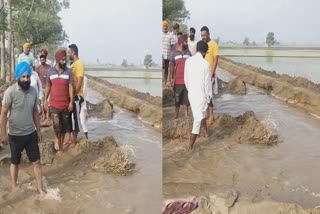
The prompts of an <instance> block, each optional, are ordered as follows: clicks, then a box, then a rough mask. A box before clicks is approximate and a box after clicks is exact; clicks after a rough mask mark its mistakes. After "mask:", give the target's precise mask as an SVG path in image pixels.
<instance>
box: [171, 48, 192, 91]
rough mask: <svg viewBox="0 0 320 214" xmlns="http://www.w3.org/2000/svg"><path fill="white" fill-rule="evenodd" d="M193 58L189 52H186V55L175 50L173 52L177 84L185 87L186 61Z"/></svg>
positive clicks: (172, 61) (172, 60)
mask: <svg viewBox="0 0 320 214" xmlns="http://www.w3.org/2000/svg"><path fill="white" fill-rule="evenodd" d="M189 57H191V53H190V51H189V50H186V51H185V52H184V53H182V52H180V51H178V50H175V51H173V52H172V56H171V63H172V64H174V65H175V82H174V83H175V84H176V85H183V84H184V65H185V63H186V60H187V59H188V58H189Z"/></svg>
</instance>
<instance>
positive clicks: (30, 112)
mask: <svg viewBox="0 0 320 214" xmlns="http://www.w3.org/2000/svg"><path fill="white" fill-rule="evenodd" d="M31 72H32V71H31V68H30V66H29V64H28V63H27V62H25V61H23V62H20V63H19V64H18V65H17V67H16V70H15V76H16V80H17V83H15V84H13V85H12V86H10V87H9V88H8V89H7V90H6V91H5V93H4V97H3V101H2V108H1V137H2V140H1V141H2V144H8V142H9V144H10V150H11V165H10V174H11V187H12V191H13V192H14V191H16V190H17V179H18V172H19V164H20V160H21V153H22V151H23V150H24V149H25V150H26V153H27V156H28V158H29V160H30V161H31V162H32V164H33V169H34V174H35V177H36V183H37V190H38V192H39V194H40V196H41V197H43V196H44V195H45V194H46V193H45V191H44V190H43V184H42V169H41V163H40V151H39V146H38V143H39V142H40V143H41V142H42V137H41V131H40V120H39V112H38V108H37V105H38V95H37V92H36V89H35V88H33V87H30V84H31V80H30V76H31ZM8 113H9V115H8ZM7 122H9V123H8V127H9V128H8V130H7Z"/></svg>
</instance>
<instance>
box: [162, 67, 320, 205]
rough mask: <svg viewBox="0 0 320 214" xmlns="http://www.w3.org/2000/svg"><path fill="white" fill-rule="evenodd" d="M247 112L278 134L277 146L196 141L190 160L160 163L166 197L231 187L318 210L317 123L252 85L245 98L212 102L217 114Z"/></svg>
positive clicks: (319, 157) (319, 123)
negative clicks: (162, 170) (171, 186)
mask: <svg viewBox="0 0 320 214" xmlns="http://www.w3.org/2000/svg"><path fill="white" fill-rule="evenodd" d="M218 75H219V77H220V78H221V77H222V79H224V80H227V79H228V78H230V76H229V75H227V74H226V73H225V72H223V71H222V70H219V73H218ZM248 110H252V111H254V112H255V113H256V115H257V118H258V119H260V120H264V121H266V122H267V123H268V124H270V125H272V126H273V127H274V128H275V129H276V130H277V133H278V134H279V137H280V143H278V144H277V145H274V146H264V145H247V144H235V143H231V142H230V140H229V141H228V140H225V141H219V142H215V141H214V140H213V141H212V142H209V143H204V144H201V142H198V145H199V147H200V149H198V150H196V152H195V153H194V154H192V155H191V156H182V157H181V156H177V157H171V158H170V159H168V160H165V161H164V164H165V166H164V168H166V167H168V169H167V170H165V171H164V175H165V176H164V183H165V184H167V185H168V186H170V184H174V186H176V188H175V190H173V192H172V191H170V188H167V189H165V190H166V191H167V194H168V195H170V194H171V195H176V196H178V195H179V194H177V193H178V192H179V191H180V193H182V192H184V193H187V194H189V195H193V194H195V193H196V192H197V191H200V192H199V194H201V193H202V194H205V193H207V192H208V191H209V192H210V191H214V189H220V190H221V189H222V190H226V189H229V188H235V189H237V190H239V191H240V192H241V195H246V196H248V197H249V198H250V199H251V200H252V201H256V200H260V199H262V198H271V199H274V200H278V201H282V202H290V203H297V204H300V205H303V206H305V207H314V206H317V205H320V184H319V180H318V178H319V176H320V166H319V164H318V163H319V162H320V146H319V145H320V144H319V138H320V132H319V129H320V120H319V119H318V118H315V117H313V116H311V115H308V114H306V113H305V112H304V111H302V110H300V109H296V108H294V107H292V106H288V105H287V104H285V103H283V102H281V101H278V100H276V99H274V98H273V97H271V96H270V95H268V94H266V93H265V92H264V91H262V90H259V89H256V88H254V87H251V86H248V91H247V94H246V95H244V96H236V95H230V94H224V95H223V96H221V97H220V98H218V99H216V101H215V112H216V113H217V114H221V113H228V114H231V115H233V116H237V115H240V114H243V113H244V112H245V111H248ZM202 142H204V141H202ZM179 184H182V185H181V188H180V189H179ZM183 184H184V185H183ZM187 184H192V185H191V186H188V185H187ZM210 187H212V189H210ZM164 193H165V194H166V192H164ZM211 193H212V192H211ZM213 193H214V192H213ZM169 197H170V196H169Z"/></svg>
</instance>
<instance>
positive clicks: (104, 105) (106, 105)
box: [96, 99, 113, 117]
mask: <svg viewBox="0 0 320 214" xmlns="http://www.w3.org/2000/svg"><path fill="white" fill-rule="evenodd" d="M96 110H97V111H99V112H100V113H101V114H102V115H103V116H106V117H112V116H113V104H112V103H111V102H110V101H109V100H107V99H106V100H104V101H102V102H101V103H99V104H98V105H97V106H96Z"/></svg>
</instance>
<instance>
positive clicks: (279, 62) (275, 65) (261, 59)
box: [221, 49, 320, 83]
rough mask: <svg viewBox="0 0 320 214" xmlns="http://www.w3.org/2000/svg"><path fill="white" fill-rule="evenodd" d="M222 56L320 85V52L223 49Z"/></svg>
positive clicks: (312, 50)
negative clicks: (302, 78) (303, 78)
mask: <svg viewBox="0 0 320 214" xmlns="http://www.w3.org/2000/svg"><path fill="white" fill-rule="evenodd" d="M221 55H225V56H230V57H228V58H230V59H232V60H234V61H236V62H241V63H245V64H249V65H253V66H256V67H260V68H263V69H265V70H268V71H276V72H277V73H279V74H288V75H290V76H299V77H305V78H307V79H309V80H311V81H313V82H315V83H320V51H319V50H314V49H311V50H308V49H306V50H303V49H300V50H288V49H283V50H281V49H270V50H268V49H260V50H259V49H222V50H221Z"/></svg>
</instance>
